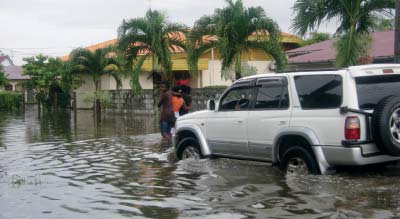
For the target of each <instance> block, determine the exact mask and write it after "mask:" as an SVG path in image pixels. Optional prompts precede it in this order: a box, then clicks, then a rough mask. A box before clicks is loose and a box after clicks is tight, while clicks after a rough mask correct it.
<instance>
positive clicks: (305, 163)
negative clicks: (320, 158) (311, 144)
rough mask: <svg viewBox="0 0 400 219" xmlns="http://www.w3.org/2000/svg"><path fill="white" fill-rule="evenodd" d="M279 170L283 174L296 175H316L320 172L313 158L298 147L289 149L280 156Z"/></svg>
mask: <svg viewBox="0 0 400 219" xmlns="http://www.w3.org/2000/svg"><path fill="white" fill-rule="evenodd" d="M280 169H281V170H282V171H283V172H284V173H285V174H288V173H293V174H297V175H307V174H312V175H318V174H320V170H319V168H318V163H317V161H316V160H315V158H314V156H313V155H312V154H311V153H310V152H309V151H308V150H306V149H305V148H303V147H300V146H293V147H290V148H289V149H288V150H287V151H286V152H285V153H284V154H283V156H282V158H281V162H280Z"/></svg>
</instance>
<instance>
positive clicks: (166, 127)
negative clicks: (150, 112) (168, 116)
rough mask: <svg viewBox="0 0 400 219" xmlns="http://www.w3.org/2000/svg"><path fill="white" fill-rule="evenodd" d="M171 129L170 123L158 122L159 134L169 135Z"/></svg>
mask: <svg viewBox="0 0 400 219" xmlns="http://www.w3.org/2000/svg"><path fill="white" fill-rule="evenodd" d="M171 128H172V125H171V123H169V122H164V121H161V122H160V131H161V133H167V134H170V133H171Z"/></svg>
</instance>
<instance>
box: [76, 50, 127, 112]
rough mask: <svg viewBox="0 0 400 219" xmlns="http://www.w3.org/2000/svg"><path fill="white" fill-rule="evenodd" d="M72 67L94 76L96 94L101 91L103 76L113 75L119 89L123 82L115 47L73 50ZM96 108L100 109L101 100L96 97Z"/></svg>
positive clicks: (78, 71)
mask: <svg viewBox="0 0 400 219" xmlns="http://www.w3.org/2000/svg"><path fill="white" fill-rule="evenodd" d="M70 57H71V66H72V67H71V68H72V70H71V71H72V72H77V73H81V74H89V75H91V76H92V79H93V83H94V85H95V91H96V95H97V94H98V92H99V91H100V84H101V76H103V75H110V76H112V77H113V78H114V79H115V81H116V84H117V87H116V88H117V89H119V88H120V87H121V86H122V82H121V77H120V75H121V65H120V63H119V62H118V61H117V57H116V53H115V51H114V49H113V48H111V47H107V48H100V49H97V50H95V51H93V52H92V51H90V50H88V49H84V48H78V49H75V50H73V51H72V52H71V55H70ZM95 102H96V105H95V108H96V110H97V111H99V109H100V100H99V98H98V97H96V101H95Z"/></svg>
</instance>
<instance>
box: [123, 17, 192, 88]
mask: <svg viewBox="0 0 400 219" xmlns="http://www.w3.org/2000/svg"><path fill="white" fill-rule="evenodd" d="M185 32H187V27H186V26H185V25H182V24H178V23H172V22H169V21H168V20H167V19H166V16H165V15H164V14H163V13H161V12H159V11H156V10H148V11H147V12H146V15H145V16H144V17H143V18H134V19H130V20H128V21H125V20H124V21H123V22H122V24H121V26H120V27H119V29H118V35H119V41H118V46H119V48H120V49H121V50H122V51H123V52H124V54H125V58H126V60H127V64H128V67H127V69H128V70H129V71H130V72H131V86H132V89H133V90H140V89H141V87H140V83H139V74H140V72H142V71H143V64H144V62H145V61H146V59H148V58H151V61H152V69H151V73H152V75H153V76H155V75H161V76H162V77H163V78H164V79H170V78H171V76H172V61H171V51H175V50H176V49H177V48H183V47H184V43H183V42H184V39H183V37H182V35H183V33H185Z"/></svg>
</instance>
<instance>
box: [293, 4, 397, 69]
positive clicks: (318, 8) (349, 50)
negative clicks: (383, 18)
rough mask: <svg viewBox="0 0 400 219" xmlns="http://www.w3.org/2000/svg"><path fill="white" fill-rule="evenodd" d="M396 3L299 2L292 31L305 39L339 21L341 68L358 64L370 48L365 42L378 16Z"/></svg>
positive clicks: (338, 50)
mask: <svg viewBox="0 0 400 219" xmlns="http://www.w3.org/2000/svg"><path fill="white" fill-rule="evenodd" d="M394 1H395V0H318V1H312V0H297V1H296V3H295V5H294V7H293V9H294V12H295V17H294V19H293V24H292V28H293V29H294V30H295V31H296V32H297V33H298V34H300V35H302V36H304V35H305V34H306V33H307V32H309V31H315V30H316V29H317V28H318V27H319V26H320V25H321V24H322V22H324V21H331V20H338V21H339V27H338V28H337V30H336V35H337V36H339V37H340V39H339V41H338V43H337V45H336V47H337V48H336V49H337V57H336V64H337V65H338V66H339V67H344V66H349V65H356V64H358V62H359V59H360V57H361V56H363V55H366V54H363V53H364V52H365V51H366V49H365V47H366V45H365V42H366V41H368V40H365V39H366V38H368V37H369V32H370V31H371V30H372V28H373V27H374V20H375V18H376V16H377V15H388V14H390V9H393V8H394V4H395V2H394Z"/></svg>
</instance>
